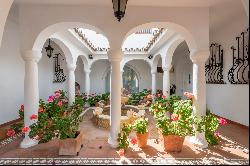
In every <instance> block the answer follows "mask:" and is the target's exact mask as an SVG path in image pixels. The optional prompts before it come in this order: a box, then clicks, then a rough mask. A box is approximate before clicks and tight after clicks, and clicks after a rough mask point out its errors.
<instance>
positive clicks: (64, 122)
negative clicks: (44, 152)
mask: <svg viewBox="0 0 250 166" xmlns="http://www.w3.org/2000/svg"><path fill="white" fill-rule="evenodd" d="M82 100H83V99H82ZM82 100H81V98H77V100H76V102H75V103H74V104H73V105H71V106H69V105H68V102H67V101H68V100H67V97H66V96H65V92H63V91H56V92H55V94H54V95H52V96H50V97H49V99H48V103H45V102H44V101H42V100H40V108H39V112H38V116H37V115H34V116H33V115H32V117H31V118H35V119H36V120H37V121H36V122H35V123H34V124H32V125H31V126H30V132H29V136H30V137H31V138H34V139H37V140H38V141H39V143H45V142H48V141H50V140H52V139H55V138H59V139H60V141H59V145H60V150H59V155H77V154H78V152H79V150H80V148H81V146H82V142H83V133H82V132H81V131H79V130H78V129H79V123H80V122H81V121H82V117H81V116H80V115H81V113H82V111H83V105H84V101H82Z"/></svg>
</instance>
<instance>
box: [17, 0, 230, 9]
mask: <svg viewBox="0 0 250 166" xmlns="http://www.w3.org/2000/svg"><path fill="white" fill-rule="evenodd" d="M228 1H230V0H128V6H157V7H159V6H165V7H166V6H171V7H172V6H176V7H192V6H193V7H210V6H214V5H217V4H220V3H225V2H228ZM14 2H16V3H32V4H62V5H112V0H14Z"/></svg>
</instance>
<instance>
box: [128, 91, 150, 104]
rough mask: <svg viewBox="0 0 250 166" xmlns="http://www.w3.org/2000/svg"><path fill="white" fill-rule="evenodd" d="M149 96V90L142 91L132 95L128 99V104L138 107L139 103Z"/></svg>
mask: <svg viewBox="0 0 250 166" xmlns="http://www.w3.org/2000/svg"><path fill="white" fill-rule="evenodd" d="M150 94H151V90H147V89H143V91H141V92H136V93H132V94H131V96H130V97H129V100H128V104H129V105H138V104H139V102H140V101H141V100H143V99H146V97H147V96H148V95H150Z"/></svg>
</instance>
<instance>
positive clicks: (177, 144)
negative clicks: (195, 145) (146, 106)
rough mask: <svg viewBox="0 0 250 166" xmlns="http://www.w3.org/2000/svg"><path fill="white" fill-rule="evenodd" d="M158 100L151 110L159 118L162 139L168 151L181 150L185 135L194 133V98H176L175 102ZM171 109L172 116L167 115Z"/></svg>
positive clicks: (158, 123) (158, 126)
mask: <svg viewBox="0 0 250 166" xmlns="http://www.w3.org/2000/svg"><path fill="white" fill-rule="evenodd" d="M163 104H164V102H163V103H162V102H157V103H155V104H154V105H153V106H152V109H151V111H152V112H153V114H154V117H155V118H156V120H157V128H158V129H159V133H160V135H161V136H160V138H161V139H160V141H161V143H162V144H163V147H164V150H165V151H167V152H180V151H181V150H182V147H183V142H184V139H185V136H188V135H193V134H194V128H193V125H192V124H193V123H194V117H193V115H192V100H189V99H188V100H179V99H178V100H174V102H173V103H171V104H170V103H167V104H165V105H164V106H163ZM166 111H170V117H169V116H167V115H166Z"/></svg>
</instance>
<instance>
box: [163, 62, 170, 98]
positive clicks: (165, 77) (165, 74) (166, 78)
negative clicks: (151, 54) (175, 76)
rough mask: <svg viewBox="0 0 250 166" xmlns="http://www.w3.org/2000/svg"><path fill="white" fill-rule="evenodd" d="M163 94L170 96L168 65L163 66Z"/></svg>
mask: <svg viewBox="0 0 250 166" xmlns="http://www.w3.org/2000/svg"><path fill="white" fill-rule="evenodd" d="M163 71H164V72H163V87H162V91H163V95H164V96H166V97H169V96H170V73H169V71H170V66H168V67H163Z"/></svg>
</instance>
